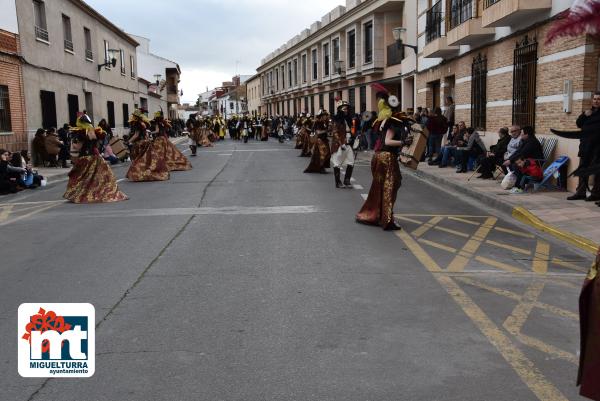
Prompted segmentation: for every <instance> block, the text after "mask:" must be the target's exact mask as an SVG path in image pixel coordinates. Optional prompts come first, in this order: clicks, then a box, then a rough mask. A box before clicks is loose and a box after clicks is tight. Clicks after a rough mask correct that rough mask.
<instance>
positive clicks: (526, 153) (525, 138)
mask: <svg viewBox="0 0 600 401" xmlns="http://www.w3.org/2000/svg"><path fill="white" fill-rule="evenodd" d="M520 138H521V144H520V146H519V148H518V149H517V150H516V151H515V152H514V153H513V154H512V155H511V156H510V157H509V158H508V159H507V160H506V161H505V162H504V166H505V167H510V166H513V168H512V169H511V170H516V168H514V163H515V162H516V161H517V159H534V160H541V159H543V158H544V151H543V149H542V144H541V143H540V141H539V140H538V139H537V138H536V136H535V132H534V130H533V127H531V126H529V125H528V126H525V127H523V128H522V129H521V137H520Z"/></svg>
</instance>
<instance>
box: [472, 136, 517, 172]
mask: <svg viewBox="0 0 600 401" xmlns="http://www.w3.org/2000/svg"><path fill="white" fill-rule="evenodd" d="M498 135H499V136H500V137H499V139H498V142H497V143H496V144H495V145H492V146H491V147H490V151H489V152H487V154H486V156H485V157H483V158H482V159H481V161H480V166H481V168H480V169H479V172H480V173H481V175H480V176H479V177H477V178H483V179H484V180H487V179H490V178H494V171H495V170H496V166H498V165H501V164H502V163H504V155H505V154H506V151H507V149H508V143H509V142H510V139H511V137H510V135H508V128H500V129H499V130H498Z"/></svg>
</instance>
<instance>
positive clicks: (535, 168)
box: [511, 157, 544, 193]
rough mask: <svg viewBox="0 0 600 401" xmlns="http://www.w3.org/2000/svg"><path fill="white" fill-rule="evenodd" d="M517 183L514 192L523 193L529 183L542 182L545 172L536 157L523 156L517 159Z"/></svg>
mask: <svg viewBox="0 0 600 401" xmlns="http://www.w3.org/2000/svg"><path fill="white" fill-rule="evenodd" d="M515 166H516V170H515V171H514V173H515V174H516V175H517V183H516V185H515V187H514V188H513V189H512V190H511V192H512V193H522V192H523V191H524V190H527V186H528V184H530V183H532V182H540V181H542V179H543V178H544V172H543V171H542V168H541V167H540V165H539V163H538V162H537V161H536V160H535V159H524V158H522V157H519V158H517V160H515Z"/></svg>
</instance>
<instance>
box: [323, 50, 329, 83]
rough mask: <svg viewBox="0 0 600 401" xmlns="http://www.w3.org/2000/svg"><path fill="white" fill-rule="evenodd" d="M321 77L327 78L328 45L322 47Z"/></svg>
mask: <svg viewBox="0 0 600 401" xmlns="http://www.w3.org/2000/svg"><path fill="white" fill-rule="evenodd" d="M323 76H324V77H328V76H329V43H325V44H324V45H323Z"/></svg>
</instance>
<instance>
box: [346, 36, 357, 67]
mask: <svg viewBox="0 0 600 401" xmlns="http://www.w3.org/2000/svg"><path fill="white" fill-rule="evenodd" d="M354 67H356V31H355V30H354V29H353V30H351V31H350V32H348V68H354Z"/></svg>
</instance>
